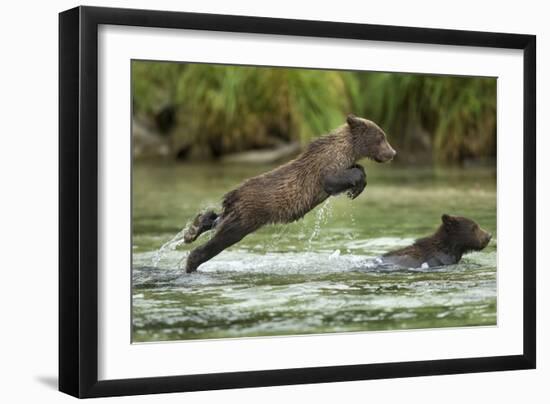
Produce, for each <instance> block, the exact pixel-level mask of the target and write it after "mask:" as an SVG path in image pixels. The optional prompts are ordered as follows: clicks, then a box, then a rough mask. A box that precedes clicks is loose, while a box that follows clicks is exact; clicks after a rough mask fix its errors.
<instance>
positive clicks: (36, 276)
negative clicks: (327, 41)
mask: <svg viewBox="0 0 550 404" xmlns="http://www.w3.org/2000/svg"><path fill="white" fill-rule="evenodd" d="M369 3H370V4H369ZM75 5H78V3H77V2H73V1H65V0H64V1H57V2H56V3H55V4H51V3H48V2H38V1H20V2H17V3H16V2H13V1H12V2H5V3H3V6H2V17H3V18H2V24H0V30H1V34H2V35H1V37H0V38H1V44H2V46H1V47H0V52H2V59H1V63H0V69H1V71H0V103H1V109H0V111H1V113H0V117H1V119H0V133H1V135H0V136H1V137H0V139H1V140H0V142H1V147H0V173H1V186H2V194H1V195H2V198H0V203H1V209H0V213H1V215H2V218H1V221H0V237H1V242H0V246H1V248H0V251H2V254H1V256H0V266H1V268H2V272H1V275H0V280H1V290H0V300H1V305H0V307H1V308H2V311H1V318H0V324H1V329H2V331H0V372H1V374H0V385H1V386H2V388H1V389H0V398H1V399H2V401H3V402H8V403H16V402H33V401H31V400H33V399H34V401H36V402H43V403H49V402H68V401H69V400H70V398H69V397H68V396H65V395H63V394H61V393H58V392H57V391H56V388H55V387H54V386H55V385H56V383H57V382H56V377H57V376H56V374H57V13H58V12H59V11H62V10H64V9H67V8H71V7H73V6H75ZM88 5H98V6H111V7H133V8H157V9H167V10H181V11H197V12H210V13H226V14H247V15H259V16H273V17H286V18H303V19H317V20H335V21H348V22H363V23H375V24H389V25H408V26H420V27H435V28H456V29H468V30H483V31H501V32H518V33H531V34H536V35H537V36H538V38H537V41H538V48H537V52H538V63H537V70H538V72H539V74H538V75H537V76H538V77H537V81H538V86H537V91H538V97H537V99H538V100H537V102H538V108H537V111H538V115H539V117H538V118H539V119H538V125H537V131H538V133H539V136H538V149H539V152H538V161H539V163H538V178H539V180H538V206H539V210H538V223H539V229H541V230H542V228H543V226H544V225H548V224H550V223H549V222H548V213H547V212H546V211H544V212H543V209H542V207H543V206H544V205H547V206H548V205H550V199H549V197H550V195H549V192H548V189H547V188H546V187H544V185H546V181H544V177H545V175H544V174H545V172H546V171H547V170H548V169H549V168H550V166H549V160H550V159H548V158H547V157H546V156H543V155H542V151H544V150H548V149H549V148H550V140H549V138H548V136H544V134H548V133H550V119H549V118H548V114H547V113H546V114H545V112H547V111H548V110H549V108H550V98H549V96H548V95H547V93H546V91H548V90H550V88H549V82H550V79H549V77H548V75H546V74H544V72H550V53H549V49H550V25H548V22H547V20H548V19H547V16H548V12H547V11H546V10H545V2H543V1H531V0H525V1H522V2H519V3H518V2H510V3H509V4H506V5H505V4H504V2H501V1H487V2H481V1H479V0H477V1H470V0H463V1H460V2H442V1H421V0H416V1H406V0H403V1H394V0H385V1H382V2H376V3H374V2H367V1H357V2H352V1H348V0H339V1H338V2H334V3H332V2H327V3H325V4H323V3H322V2H321V1H318V0H317V1H315V2H310V3H309V4H308V3H306V2H298V1H290V0H279V1H277V2H262V1H257V0H256V1H253V0H231V1H223V0H203V1H200V2H198V1H197V2H182V1H168V0H157V1H155V2H154V3H153V2H146V1H143V0H142V1H118V0H117V1H115V0H111V1H92V2H89V3H88ZM545 90H546V91H545ZM519 135H520V134H518V141H521V140H520V138H519ZM510 164H514V162H513V161H511V162H510ZM518 168H519V167H518ZM518 192H519V190H518ZM6 223H7V226H6ZM541 230H539V231H538V247H539V251H540V252H541V253H539V263H540V264H541V265H539V271H538V284H539V288H538V306H539V315H538V340H539V344H538V352H539V354H538V369H537V370H533V371H518V372H501V373H488V374H468V375H460V376H439V377H423V378H412V379H397V380H379V381H366V382H347V383H333V384H324V385H306V386H291V387H275V388H262V389H247V390H230V391H218V392H201V393H185V394H184V395H183V394H170V395H157V396H142V397H131V398H116V399H110V400H111V402H112V401H116V402H118V401H125V402H132V403H133V402H143V403H145V402H147V403H151V402H181V400H186V402H189V403H199V402H200V403H210V402H220V401H223V402H233V401H237V400H238V401H239V402H241V403H255V402H258V401H262V402H269V403H271V402H273V403H279V402H299V401H304V402H306V401H307V402H309V401H313V400H315V401H318V402H323V403H334V402H335V401H336V402H338V401H341V400H343V399H344V400H346V401H361V402H380V401H383V402H397V401H401V402H403V401H406V402H413V403H415V402H422V403H424V404H428V403H440V402H445V403H449V404H450V403H464V402H465V401H470V402H481V401H482V400H485V401H488V402H496V401H497V400H499V401H500V400H503V401H505V402H508V401H510V402H517V401H519V400H525V399H527V400H528V402H534V403H536V402H547V400H548V397H549V395H550V393H549V392H548V387H547V384H548V382H549V380H550V354H549V348H548V342H547V341H549V340H550V335H549V332H550V329H549V327H550V323H549V321H548V317H549V315H548V307H550V297H549V296H550V282H549V280H550V276H549V274H548V271H546V270H545V268H544V264H543V263H542V262H541V255H542V251H543V248H546V247H547V246H548V245H549V242H550V235H549V233H548V232H546V231H541ZM541 267H542V268H541Z"/></svg>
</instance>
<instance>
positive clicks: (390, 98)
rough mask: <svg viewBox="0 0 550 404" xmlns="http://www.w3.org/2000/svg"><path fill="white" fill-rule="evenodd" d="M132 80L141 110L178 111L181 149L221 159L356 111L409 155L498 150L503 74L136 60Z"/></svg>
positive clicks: (447, 158) (311, 132)
mask: <svg viewBox="0 0 550 404" xmlns="http://www.w3.org/2000/svg"><path fill="white" fill-rule="evenodd" d="M132 79H133V80H132V85H133V92H134V93H133V106H134V114H135V116H137V117H142V118H145V119H151V118H152V117H154V116H155V114H158V113H159V111H160V110H162V109H163V108H165V107H166V106H170V107H172V108H173V109H174V111H175V122H176V124H175V127H174V128H173V130H172V131H171V136H172V138H173V139H172V146H173V147H174V149H178V148H181V147H193V148H196V149H198V150H203V151H208V152H210V153H211V154H212V155H214V156H218V155H221V154H225V153H230V152H235V151H241V150H247V149H253V148H263V147H270V146H273V145H276V144H279V143H284V142H289V141H299V142H301V143H307V142H308V141H310V140H311V139H312V138H314V137H316V136H319V135H321V134H323V133H327V132H328V131H329V130H331V129H333V128H335V127H337V126H339V125H341V124H343V122H344V118H345V115H346V114H347V113H349V112H354V113H355V114H357V115H362V116H365V117H368V118H370V119H372V120H374V121H376V122H377V123H379V124H380V125H381V126H382V127H383V128H384V129H385V130H386V132H387V133H388V135H389V136H390V138H391V141H392V143H395V145H397V146H399V151H400V155H401V154H403V156H407V155H408V156H409V157H414V156H420V155H428V156H429V157H433V158H434V159H435V160H437V161H444V162H458V161H462V160H464V159H466V158H477V157H487V156H494V155H495V147H496V146H495V142H496V140H495V139H496V80H495V79H488V78H472V77H451V76H433V75H418V74H396V73H371V72H343V71H329V70H311V69H294V68H270V67H262V68H258V67H247V66H222V65H209V64H178V63H168V62H146V61H134V62H133V63H132Z"/></svg>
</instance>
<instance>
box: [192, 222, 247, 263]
mask: <svg viewBox="0 0 550 404" xmlns="http://www.w3.org/2000/svg"><path fill="white" fill-rule="evenodd" d="M254 230H255V229H248V228H246V227H245V226H243V225H242V224H240V223H239V222H238V221H236V220H229V221H228V220H224V221H223V222H222V223H220V225H219V228H218V230H217V231H216V234H214V237H212V238H211V239H210V240H208V241H207V242H206V243H204V244H203V245H201V246H199V247H197V248H195V249H194V250H193V251H191V253H190V254H189V257H187V264H186V266H185V272H187V273H190V272H195V271H196V270H197V268H198V267H199V265H201V264H202V263H204V262H206V261H208V260H209V259H211V258H212V257H215V256H216V255H218V254H219V253H221V252H222V251H223V250H225V249H226V248H227V247H230V246H232V245H233V244H235V243H238V242H239V241H241V240H242V239H243V238H244V236H246V235H247V234H249V233H251V232H252V231H254Z"/></svg>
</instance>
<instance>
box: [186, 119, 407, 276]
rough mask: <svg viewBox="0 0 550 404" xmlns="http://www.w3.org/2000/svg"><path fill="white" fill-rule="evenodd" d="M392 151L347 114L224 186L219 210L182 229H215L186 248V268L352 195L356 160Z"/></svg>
mask: <svg viewBox="0 0 550 404" xmlns="http://www.w3.org/2000/svg"><path fill="white" fill-rule="evenodd" d="M395 154H396V153H395V150H393V148H392V147H391V146H390V144H389V143H388V142H387V140H386V134H385V133H384V131H383V130H382V129H380V127H378V125H376V124H375V123H374V122H372V121H369V120H367V119H364V118H359V117H356V116H355V115H353V114H350V115H348V117H347V120H346V124H344V125H343V126H341V127H339V128H337V129H336V130H334V131H333V132H332V133H330V134H328V135H325V136H322V137H320V138H318V139H317V140H315V141H313V142H311V143H310V144H309V146H308V147H307V148H306V150H305V151H304V152H303V153H302V154H301V155H299V156H298V157H297V158H296V159H294V160H291V161H290V162H288V163H286V164H283V165H281V166H280V167H278V168H275V169H274V170H271V171H269V172H267V173H264V174H261V175H258V176H256V177H253V178H250V179H248V180H246V181H244V182H243V183H242V184H241V185H240V186H238V187H237V188H236V189H234V190H233V191H230V192H228V193H227V194H226V195H225V196H224V198H223V202H222V212H221V214H219V215H218V214H217V213H215V212H213V211H207V212H204V213H201V214H199V215H198V216H197V217H196V218H195V220H194V221H193V224H192V225H191V226H190V227H189V229H188V230H187V232H186V233H185V236H184V238H185V241H186V242H192V241H194V240H195V239H196V238H197V237H198V236H199V235H200V234H201V233H203V232H204V231H208V230H211V229H215V231H216V233H215V235H214V236H213V237H212V239H210V240H209V241H208V242H206V243H205V244H203V245H201V246H199V247H197V248H195V249H194V250H193V251H191V253H190V254H189V257H188V258H187V264H186V268H185V269H186V272H194V271H195V270H196V269H197V267H198V266H199V265H201V264H202V263H203V262H206V261H208V260H209V259H210V258H212V257H214V256H215V255H217V254H219V253H220V252H221V251H223V250H224V249H225V248H227V247H229V246H231V245H233V244H235V243H237V242H239V241H240V240H241V239H242V238H243V237H245V236H246V235H247V234H250V233H252V232H254V231H256V230H257V229H259V228H260V227H262V226H264V225H266V224H272V223H290V222H293V221H296V220H298V219H300V218H302V217H303V216H304V215H305V214H306V213H307V212H309V211H310V210H312V209H313V208H314V207H315V206H317V205H319V204H320V203H321V202H323V201H324V200H325V199H327V198H328V197H329V196H331V195H337V194H339V193H342V192H347V193H348V196H350V198H352V199H353V198H356V197H357V196H358V195H359V194H360V193H361V192H362V191H363V189H364V188H365V186H366V174H365V170H364V168H363V167H362V166H360V165H359V164H357V161H358V160H360V159H362V158H369V159H371V160H374V161H376V162H379V163H382V162H387V161H390V160H392V159H393V157H394V156H395Z"/></svg>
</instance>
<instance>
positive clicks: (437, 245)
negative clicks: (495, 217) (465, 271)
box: [381, 214, 492, 268]
mask: <svg viewBox="0 0 550 404" xmlns="http://www.w3.org/2000/svg"><path fill="white" fill-rule="evenodd" d="M441 222H442V223H441V225H440V226H439V228H438V229H437V230H436V232H435V233H434V234H432V235H431V236H428V237H424V238H421V239H418V240H416V241H415V243H414V244H413V245H410V246H408V247H405V248H401V249H399V250H395V251H390V252H388V253H386V254H384V255H383V256H382V257H381V260H382V263H384V264H391V265H395V266H398V267H403V268H420V267H425V266H426V265H427V266H429V267H439V266H443V265H451V264H457V263H458V262H459V261H460V259H461V258H462V255H463V254H466V253H467V252H470V251H480V250H483V249H484V248H485V247H486V246H487V244H489V241H490V240H491V237H492V236H491V233H489V232H487V231H486V230H484V229H482V228H481V227H479V225H478V224H477V223H476V222H474V221H473V220H471V219H468V218H465V217H461V216H450V215H447V214H444V215H443V216H441Z"/></svg>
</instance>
